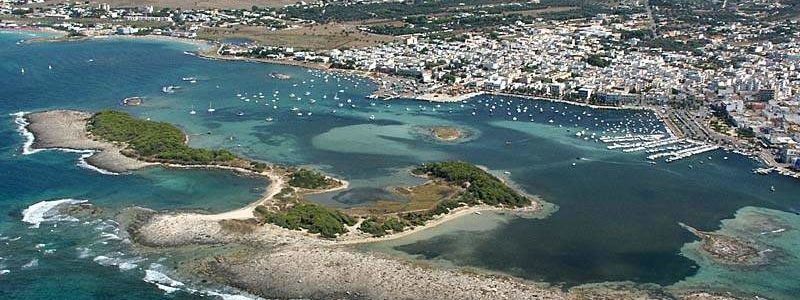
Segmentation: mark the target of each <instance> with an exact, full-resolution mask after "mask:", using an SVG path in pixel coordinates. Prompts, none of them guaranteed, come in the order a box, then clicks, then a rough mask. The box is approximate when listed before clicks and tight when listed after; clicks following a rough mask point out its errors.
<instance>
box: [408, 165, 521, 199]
mask: <svg viewBox="0 0 800 300" xmlns="http://www.w3.org/2000/svg"><path fill="white" fill-rule="evenodd" d="M417 172H420V173H425V174H428V175H430V176H434V177H437V178H441V179H444V180H446V181H448V182H450V183H453V184H457V185H460V186H467V188H466V189H467V192H466V193H465V195H464V197H463V198H464V199H462V201H466V202H472V201H478V202H481V203H483V204H487V205H506V206H511V207H522V206H526V205H530V204H531V200H530V199H528V197H525V196H523V195H520V194H519V193H518V192H517V191H515V190H514V189H512V188H510V187H508V186H507V185H506V184H505V183H503V182H502V181H500V179H497V177H494V176H493V175H492V174H489V173H487V172H486V171H484V170H481V168H478V167H477V166H475V165H473V164H469V163H466V162H463V161H446V162H437V163H427V164H424V165H422V166H421V167H419V168H418V169H417Z"/></svg>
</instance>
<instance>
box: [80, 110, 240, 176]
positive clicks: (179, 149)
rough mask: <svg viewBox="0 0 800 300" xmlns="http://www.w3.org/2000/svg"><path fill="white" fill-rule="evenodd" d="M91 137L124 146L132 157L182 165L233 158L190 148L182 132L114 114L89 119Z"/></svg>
mask: <svg viewBox="0 0 800 300" xmlns="http://www.w3.org/2000/svg"><path fill="white" fill-rule="evenodd" d="M88 130H89V132H91V133H92V134H93V135H94V136H96V137H98V138H101V139H104V140H107V141H111V142H118V143H125V144H127V145H128V150H131V151H132V153H129V154H133V155H135V156H138V157H140V158H144V159H148V160H154V159H155V160H166V161H171V162H179V163H184V164H211V163H219V162H230V161H233V160H235V159H236V158H237V157H236V155H234V154H233V153H231V152H229V151H227V150H208V149H197V148H190V147H189V146H187V145H186V143H185V139H186V137H185V136H184V134H183V132H182V131H181V130H180V129H178V128H177V127H175V126H173V125H171V124H169V123H164V122H155V121H148V120H141V119H137V118H134V117H133V116H131V115H129V114H127V113H124V112H118V111H102V112H99V113H96V114H94V115H93V116H92V117H91V118H90V119H89V125H88Z"/></svg>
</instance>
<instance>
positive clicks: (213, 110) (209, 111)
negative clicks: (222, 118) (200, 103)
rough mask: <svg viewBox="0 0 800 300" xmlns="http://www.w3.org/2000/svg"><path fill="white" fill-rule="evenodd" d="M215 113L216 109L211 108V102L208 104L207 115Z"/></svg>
mask: <svg viewBox="0 0 800 300" xmlns="http://www.w3.org/2000/svg"><path fill="white" fill-rule="evenodd" d="M215 111H217V109H215V108H213V107H211V102H208V113H213V112H215Z"/></svg>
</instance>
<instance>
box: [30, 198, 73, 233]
mask: <svg viewBox="0 0 800 300" xmlns="http://www.w3.org/2000/svg"><path fill="white" fill-rule="evenodd" d="M86 202H88V200H78V199H60V200H52V201H42V202H38V203H35V204H33V205H31V206H28V208H26V209H25V210H23V211H22V222H25V223H28V224H32V225H31V228H39V225H40V224H41V223H44V222H59V221H77V219H75V218H73V217H70V216H65V215H62V214H60V213H59V212H58V207H59V206H62V205H72V204H80V203H86Z"/></svg>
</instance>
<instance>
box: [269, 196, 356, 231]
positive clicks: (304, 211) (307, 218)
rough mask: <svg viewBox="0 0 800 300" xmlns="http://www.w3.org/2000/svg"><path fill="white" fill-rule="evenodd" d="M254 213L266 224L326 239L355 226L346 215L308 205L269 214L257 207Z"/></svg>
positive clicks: (303, 204)
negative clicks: (304, 231) (316, 234)
mask: <svg viewBox="0 0 800 300" xmlns="http://www.w3.org/2000/svg"><path fill="white" fill-rule="evenodd" d="M256 213H257V214H259V215H260V216H261V217H262V218H263V220H264V221H265V222H267V223H272V224H275V225H278V226H281V227H283V228H287V229H291V230H300V229H301V228H302V229H306V230H308V232H310V233H319V234H320V235H321V236H323V237H326V238H335V237H336V236H337V235H338V234H342V233H345V232H347V228H345V226H353V225H355V224H356V221H355V219H353V217H350V216H348V215H347V214H344V213H342V212H340V211H338V210H335V209H331V208H326V207H323V206H321V205H317V204H310V203H302V204H297V205H295V206H293V207H291V208H289V209H287V210H286V211H281V212H271V211H268V210H267V209H266V208H265V207H263V206H259V207H258V208H256Z"/></svg>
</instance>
